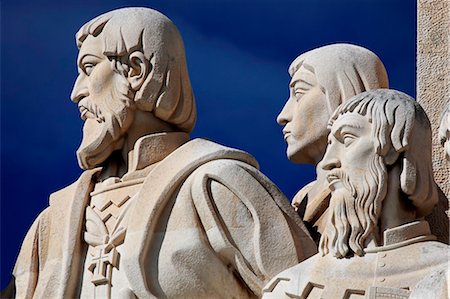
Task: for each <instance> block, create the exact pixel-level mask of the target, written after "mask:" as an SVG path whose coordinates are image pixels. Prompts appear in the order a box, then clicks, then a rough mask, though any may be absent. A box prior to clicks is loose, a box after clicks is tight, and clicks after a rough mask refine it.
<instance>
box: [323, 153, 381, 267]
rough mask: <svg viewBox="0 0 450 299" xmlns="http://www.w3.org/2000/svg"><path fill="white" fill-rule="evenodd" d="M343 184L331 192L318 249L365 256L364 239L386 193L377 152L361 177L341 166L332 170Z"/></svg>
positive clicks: (374, 227) (376, 220)
mask: <svg viewBox="0 0 450 299" xmlns="http://www.w3.org/2000/svg"><path fill="white" fill-rule="evenodd" d="M332 172H333V175H336V176H337V177H338V178H339V179H340V182H341V183H342V184H339V182H338V184H339V185H340V186H339V187H337V188H336V189H335V190H333V191H332V193H331V200H330V206H329V208H328V213H329V218H328V222H327V225H326V227H325V230H324V232H323V234H322V236H321V238H320V243H319V252H320V253H321V254H322V255H323V256H324V255H326V254H328V253H330V254H332V255H333V256H334V257H336V258H344V257H346V256H347V255H351V254H356V255H358V256H363V255H364V247H365V242H366V240H367V238H368V237H369V235H370V234H371V233H372V232H373V230H374V229H376V227H377V224H378V219H379V217H380V214H381V204H382V201H383V199H384V198H385V196H386V192H387V170H386V167H385V165H384V162H383V158H382V157H380V156H378V155H376V156H375V157H374V158H373V159H372V161H371V163H370V167H369V169H368V170H367V171H365V172H364V175H363V176H362V177H361V176H359V177H355V178H353V177H349V175H348V174H346V173H345V172H344V171H342V170H341V169H335V170H332Z"/></svg>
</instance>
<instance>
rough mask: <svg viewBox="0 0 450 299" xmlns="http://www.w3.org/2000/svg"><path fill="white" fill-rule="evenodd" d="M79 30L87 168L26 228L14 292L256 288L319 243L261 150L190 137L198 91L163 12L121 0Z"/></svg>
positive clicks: (77, 95)
mask: <svg viewBox="0 0 450 299" xmlns="http://www.w3.org/2000/svg"><path fill="white" fill-rule="evenodd" d="M76 41H77V46H78V48H79V55H78V60H77V65H78V72H79V75H78V77H77V79H76V82H75V84H74V87H73V91H72V95H71V98H72V101H73V102H74V103H76V104H77V106H78V109H79V111H80V115H81V118H82V119H83V120H84V125H83V138H82V141H81V144H80V146H79V148H78V150H77V158H78V163H79V165H80V167H81V168H82V169H84V170H85V171H84V172H83V174H82V175H81V176H80V178H79V179H78V180H77V181H76V182H74V183H73V184H71V185H69V186H68V187H66V188H64V189H62V190H59V191H57V192H55V193H53V194H52V195H51V196H50V204H49V207H48V208H47V209H46V210H44V211H43V212H42V213H41V214H40V215H39V217H38V218H37V219H36V220H35V222H34V224H33V225H32V227H31V228H30V230H29V232H28V234H27V236H26V237H25V240H24V242H23V245H22V248H21V251H20V254H19V257H18V260H17V263H16V266H15V268H14V272H13V275H14V281H13V284H11V286H12V287H13V288H14V289H15V295H16V298H77V297H81V298H255V297H259V296H260V295H261V289H262V287H263V286H264V284H266V283H267V282H268V281H269V279H270V278H271V277H273V276H274V275H275V274H277V273H278V272H280V271H282V270H283V269H286V268H288V267H291V266H293V265H295V264H297V263H298V262H299V261H302V260H304V259H305V258H307V257H309V256H311V255H313V254H314V253H315V252H316V246H315V244H314V242H313V241H312V239H311V238H310V237H309V234H308V231H307V229H306V228H305V227H304V225H303V223H302V221H301V220H300V218H299V217H298V215H297V214H296V213H295V212H294V211H293V210H292V208H291V207H290V206H289V203H288V202H287V200H286V198H285V197H284V195H283V194H282V193H281V192H280V190H279V189H278V188H277V187H276V186H275V185H274V184H273V183H272V182H271V181H270V180H269V179H268V178H267V177H265V176H264V175H263V174H262V173H261V172H260V171H259V170H258V163H257V162H256V160H255V159H254V158H253V157H252V156H250V155H249V154H247V153H245V152H242V151H240V150H236V149H232V148H228V147H225V146H222V145H219V144H216V143H214V142H211V141H207V140H204V139H194V140H190V138H189V133H190V131H191V130H192V128H193V126H194V123H195V119H196V109H195V102H194V97H193V92H192V89H191V85H190V82H189V76H188V72H187V67H186V60H185V53H184V47H183V42H182V40H181V37H180V35H179V33H178V30H177V28H176V27H175V25H174V24H173V23H172V22H171V21H170V20H169V19H168V18H167V17H165V16H164V15H162V14H160V13H159V12H157V11H154V10H151V9H148V8H123V9H119V10H115V11H111V12H108V13H105V14H103V15H101V16H99V17H97V18H95V19H93V20H91V21H89V22H88V23H86V24H85V25H84V26H82V27H81V29H80V30H79V32H78V33H77V35H76Z"/></svg>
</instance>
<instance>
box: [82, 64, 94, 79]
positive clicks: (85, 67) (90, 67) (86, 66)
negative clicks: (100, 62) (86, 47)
mask: <svg viewBox="0 0 450 299" xmlns="http://www.w3.org/2000/svg"><path fill="white" fill-rule="evenodd" d="M94 67H95V64H94V63H85V64H84V65H83V72H84V73H85V74H86V75H88V76H89V75H90V74H91V73H92V70H93V69H94Z"/></svg>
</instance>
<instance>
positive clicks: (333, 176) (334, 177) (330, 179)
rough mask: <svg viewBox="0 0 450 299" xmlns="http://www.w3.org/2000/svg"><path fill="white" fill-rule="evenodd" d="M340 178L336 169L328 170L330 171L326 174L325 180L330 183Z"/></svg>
mask: <svg viewBox="0 0 450 299" xmlns="http://www.w3.org/2000/svg"><path fill="white" fill-rule="evenodd" d="M340 180H341V176H340V175H339V173H338V172H337V171H330V173H329V174H328V175H327V181H328V183H329V184H330V185H331V184H333V183H335V182H337V181H340Z"/></svg>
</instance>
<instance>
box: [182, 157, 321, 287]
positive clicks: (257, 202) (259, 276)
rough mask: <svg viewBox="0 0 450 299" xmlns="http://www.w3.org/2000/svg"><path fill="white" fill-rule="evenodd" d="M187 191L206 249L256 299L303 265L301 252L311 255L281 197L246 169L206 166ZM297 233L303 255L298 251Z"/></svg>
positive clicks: (234, 164)
mask: <svg viewBox="0 0 450 299" xmlns="http://www.w3.org/2000/svg"><path fill="white" fill-rule="evenodd" d="M191 190H192V198H193V202H194V205H195V207H196V209H197V211H198V215H199V218H200V221H201V223H202V225H203V227H204V229H205V232H206V234H207V237H208V240H209V242H210V244H211V246H212V247H213V249H214V250H215V251H216V252H218V253H219V256H220V257H221V259H223V261H224V262H225V263H227V264H230V265H231V266H233V268H234V270H235V271H237V272H238V273H239V274H240V275H241V277H242V278H243V279H244V281H246V283H247V285H249V286H250V287H251V288H252V290H253V291H254V292H256V293H257V294H258V293H260V292H261V289H262V286H263V285H264V284H265V283H267V281H268V280H269V279H270V278H271V277H273V276H274V275H275V274H277V273H279V272H280V271H282V270H284V269H286V268H289V267H291V266H293V265H295V264H297V263H298V262H299V260H301V259H303V255H304V254H305V251H307V252H308V253H307V254H309V251H314V250H315V249H310V248H309V247H308V246H311V248H315V245H314V243H313V242H312V240H311V239H310V238H309V236H308V234H307V233H306V229H304V230H302V229H303V227H301V228H300V226H301V224H302V223H301V221H300V220H299V219H298V221H299V223H300V224H297V223H296V222H295V221H297V219H296V220H293V219H290V218H289V217H290V216H288V213H289V212H285V211H284V210H286V211H287V210H290V211H292V212H293V209H292V208H290V207H289V203H288V201H287V199H286V198H285V197H284V195H283V194H282V193H281V192H280V191H279V190H278V188H277V187H276V186H275V185H274V184H273V183H272V182H270V180H268V179H267V178H266V177H265V176H264V175H262V174H261V173H260V172H259V171H258V170H257V169H256V168H254V167H252V166H249V165H248V164H245V163H242V162H238V161H234V160H225V159H223V160H216V161H212V162H209V163H206V164H205V165H203V166H201V167H199V168H198V169H197V170H196V171H195V172H194V173H193V174H192V189H191ZM297 231H301V232H300V233H299V234H303V237H304V239H303V240H302V242H303V244H304V246H305V248H308V249H306V250H303V248H301V246H297V243H296V242H297V241H298V236H297V233H296V232H297ZM294 232H295V233H294ZM300 239H301V237H300ZM302 242H299V243H302ZM308 250H309V251H308Z"/></svg>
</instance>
